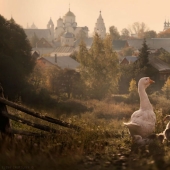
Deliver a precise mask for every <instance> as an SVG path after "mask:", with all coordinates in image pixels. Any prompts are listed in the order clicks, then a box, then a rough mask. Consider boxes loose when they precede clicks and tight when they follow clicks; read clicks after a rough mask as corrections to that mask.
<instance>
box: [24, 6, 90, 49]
mask: <svg viewBox="0 0 170 170" xmlns="http://www.w3.org/2000/svg"><path fill="white" fill-rule="evenodd" d="M24 30H25V33H26V35H27V37H28V39H31V38H32V37H33V36H34V35H35V34H36V36H37V37H38V38H39V39H41V38H45V39H46V40H47V41H49V42H52V41H54V40H55V41H60V40H61V39H62V42H61V43H60V44H61V45H62V46H64V45H69V46H73V45H74V43H73V41H74V40H75V39H76V37H79V36H80V37H81V35H80V34H83V36H85V37H88V31H89V29H88V27H87V26H84V27H78V26H77V22H76V17H75V15H74V13H73V12H71V11H70V8H69V11H68V12H67V13H66V14H65V15H64V17H63V18H61V17H60V18H59V19H58V20H57V26H56V27H55V26H54V23H53V21H52V19H51V18H50V20H49V21H48V23H47V28H46V29H38V28H37V27H36V26H35V24H34V23H33V24H32V25H31V27H28V26H27V29H24ZM68 34H69V35H71V36H69V37H68ZM62 37H64V38H62Z"/></svg>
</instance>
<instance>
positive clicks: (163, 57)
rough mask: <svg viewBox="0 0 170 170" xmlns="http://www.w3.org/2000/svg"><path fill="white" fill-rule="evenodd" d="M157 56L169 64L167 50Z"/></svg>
mask: <svg viewBox="0 0 170 170" xmlns="http://www.w3.org/2000/svg"><path fill="white" fill-rule="evenodd" d="M158 57H159V58H160V59H161V60H163V61H165V62H166V63H168V64H170V53H169V52H165V53H161V54H160V55H159V56H158Z"/></svg>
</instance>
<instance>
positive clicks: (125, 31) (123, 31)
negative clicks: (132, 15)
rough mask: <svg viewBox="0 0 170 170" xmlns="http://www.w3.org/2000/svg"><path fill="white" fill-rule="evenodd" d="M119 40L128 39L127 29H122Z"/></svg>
mask: <svg viewBox="0 0 170 170" xmlns="http://www.w3.org/2000/svg"><path fill="white" fill-rule="evenodd" d="M120 37H121V39H128V38H129V37H130V32H129V30H128V29H127V28H124V29H122V31H121V36H120Z"/></svg>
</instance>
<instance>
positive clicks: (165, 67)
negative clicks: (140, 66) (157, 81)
mask: <svg viewBox="0 0 170 170" xmlns="http://www.w3.org/2000/svg"><path fill="white" fill-rule="evenodd" d="M149 63H150V64H151V65H152V66H153V67H154V68H156V69H157V70H158V71H160V72H161V71H170V65H169V64H167V63H166V62H164V61H162V60H160V59H158V58H156V57H149Z"/></svg>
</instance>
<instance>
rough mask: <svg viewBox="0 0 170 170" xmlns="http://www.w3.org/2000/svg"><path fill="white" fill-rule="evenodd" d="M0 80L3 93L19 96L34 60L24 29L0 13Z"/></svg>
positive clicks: (9, 95) (12, 96)
mask: <svg viewBox="0 0 170 170" xmlns="http://www.w3.org/2000/svg"><path fill="white" fill-rule="evenodd" d="M0 37H1V38H0V70H1V71H0V82H1V84H2V86H3V88H4V91H5V95H8V97H11V98H14V97H16V96H19V95H20V93H21V91H22V89H23V87H24V85H25V83H26V81H27V77H28V75H29V74H30V73H31V72H32V70H33V68H34V65H35V60H34V59H33V58H32V57H31V46H30V43H29V41H28V39H27V37H26V34H25V32H24V30H23V29H22V28H21V27H20V26H19V25H17V24H16V23H15V21H14V20H13V19H11V20H9V21H8V20H6V19H5V18H4V17H3V16H1V15H0Z"/></svg>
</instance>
